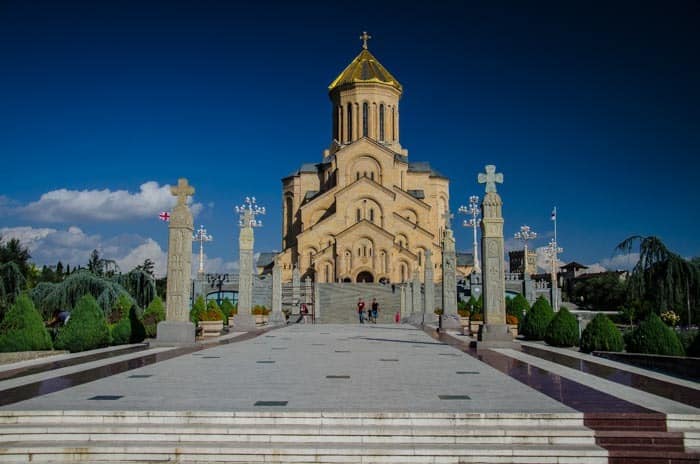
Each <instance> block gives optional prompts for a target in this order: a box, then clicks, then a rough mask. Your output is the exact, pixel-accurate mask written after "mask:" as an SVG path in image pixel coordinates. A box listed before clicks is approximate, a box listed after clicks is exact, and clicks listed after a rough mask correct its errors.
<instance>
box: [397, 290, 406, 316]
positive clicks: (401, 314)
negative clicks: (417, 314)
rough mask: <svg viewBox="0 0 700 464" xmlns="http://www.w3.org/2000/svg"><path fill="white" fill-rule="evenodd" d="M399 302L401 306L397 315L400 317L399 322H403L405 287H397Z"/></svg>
mask: <svg viewBox="0 0 700 464" xmlns="http://www.w3.org/2000/svg"><path fill="white" fill-rule="evenodd" d="M399 301H400V302H401V306H400V309H399V315H400V316H401V319H400V320H401V321H403V318H404V317H405V315H406V314H407V313H406V286H405V285H401V286H399Z"/></svg>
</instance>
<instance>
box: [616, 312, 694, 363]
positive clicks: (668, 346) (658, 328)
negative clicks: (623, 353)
mask: <svg viewBox="0 0 700 464" xmlns="http://www.w3.org/2000/svg"><path fill="white" fill-rule="evenodd" d="M625 341H626V342H627V351H629V352H632V353H649V354H661V355H667V356H683V355H684V351H683V346H682V345H681V342H680V340H678V336H677V335H676V333H675V332H674V331H673V329H671V328H670V327H668V326H667V325H666V324H664V322H663V321H662V320H661V318H660V317H659V316H657V315H656V314H654V313H652V314H650V315H649V317H647V318H646V319H645V320H644V321H642V323H641V324H639V325H638V326H637V328H635V329H634V330H633V331H632V332H631V333H630V335H629V336H628V337H627V339H626V340H625Z"/></svg>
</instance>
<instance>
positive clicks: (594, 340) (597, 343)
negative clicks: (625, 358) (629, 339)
mask: <svg viewBox="0 0 700 464" xmlns="http://www.w3.org/2000/svg"><path fill="white" fill-rule="evenodd" d="M624 347H625V344H624V342H623V340H622V334H621V333H620V331H619V330H617V327H615V324H613V322H612V321H611V320H610V319H608V317H607V316H606V315H605V314H596V316H595V317H594V318H593V320H592V321H591V322H589V323H588V325H587V326H586V328H585V329H583V333H582V334H581V351H583V352H584V353H590V352H592V351H622V350H623V349H624Z"/></svg>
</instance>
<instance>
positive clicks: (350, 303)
mask: <svg viewBox="0 0 700 464" xmlns="http://www.w3.org/2000/svg"><path fill="white" fill-rule="evenodd" d="M316 285H318V298H319V301H318V302H317V305H318V307H319V308H320V312H321V317H318V318H316V322H317V323H321V324H357V323H359V318H358V316H357V299H358V298H363V299H364V300H365V304H366V306H365V307H366V308H369V307H370V304H371V302H372V298H376V299H377V302H378V303H379V316H378V317H377V323H378V324H391V323H393V322H394V315H395V314H396V311H399V310H400V309H401V291H400V290H399V287H398V286H396V287H394V292H393V293H392V291H391V284H387V285H382V284H376V283H372V284H357V283H334V284H316Z"/></svg>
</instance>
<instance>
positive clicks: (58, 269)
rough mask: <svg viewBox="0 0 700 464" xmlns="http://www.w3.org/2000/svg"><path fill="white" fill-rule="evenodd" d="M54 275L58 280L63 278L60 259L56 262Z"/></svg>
mask: <svg viewBox="0 0 700 464" xmlns="http://www.w3.org/2000/svg"><path fill="white" fill-rule="evenodd" d="M56 275H57V276H58V278H59V280H63V263H62V262H60V261H59V262H57V263H56Z"/></svg>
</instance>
